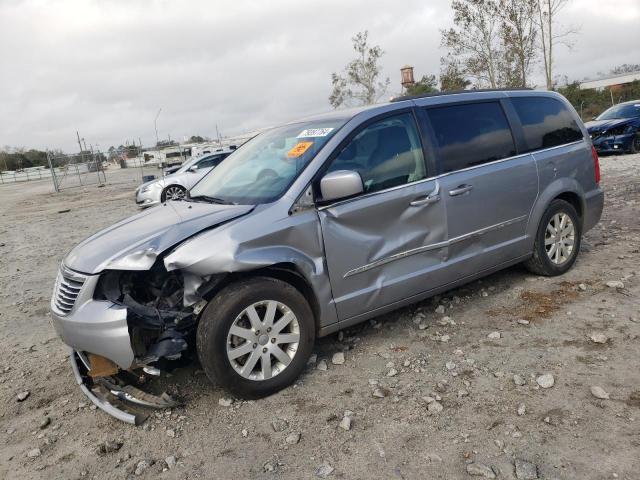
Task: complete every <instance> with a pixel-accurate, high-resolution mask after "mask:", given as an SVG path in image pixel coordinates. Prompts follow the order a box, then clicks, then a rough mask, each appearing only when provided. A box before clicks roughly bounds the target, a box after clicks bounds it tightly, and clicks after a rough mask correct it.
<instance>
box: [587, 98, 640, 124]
mask: <svg viewBox="0 0 640 480" xmlns="http://www.w3.org/2000/svg"><path fill="white" fill-rule="evenodd" d="M633 117H640V102H638V103H635V104H634V103H628V104H626V105H616V106H615V107H611V108H609V109H608V110H605V111H604V113H601V114H600V116H599V117H598V118H596V120H614V119H617V118H633Z"/></svg>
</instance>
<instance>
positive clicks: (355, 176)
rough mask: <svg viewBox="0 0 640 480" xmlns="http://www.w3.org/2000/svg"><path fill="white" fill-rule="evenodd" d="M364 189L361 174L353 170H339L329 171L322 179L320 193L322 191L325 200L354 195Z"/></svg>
mask: <svg viewBox="0 0 640 480" xmlns="http://www.w3.org/2000/svg"><path fill="white" fill-rule="evenodd" d="M363 191H364V187H363V186H362V178H361V177H360V174H359V173H358V172H354V171H352V170H337V171H335V172H331V173H327V174H326V175H325V176H324V177H322V179H321V180H320V193H322V200H323V201H325V202H328V201H330V200H339V199H341V198H346V197H352V196H353V195H357V194H359V193H362V192H363Z"/></svg>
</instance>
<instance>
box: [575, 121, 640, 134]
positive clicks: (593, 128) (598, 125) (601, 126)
mask: <svg viewBox="0 0 640 480" xmlns="http://www.w3.org/2000/svg"><path fill="white" fill-rule="evenodd" d="M633 120H634V119H633V118H613V119H611V120H592V121H591V122H587V123H585V124H584V125H585V127H587V130H588V131H589V133H591V132H604V131H607V130H609V129H610V128H615V127H622V126H623V125H626V124H627V123H631V122H633Z"/></svg>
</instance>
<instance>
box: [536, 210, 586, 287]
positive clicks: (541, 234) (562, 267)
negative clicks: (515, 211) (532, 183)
mask: <svg viewBox="0 0 640 480" xmlns="http://www.w3.org/2000/svg"><path fill="white" fill-rule="evenodd" d="M558 213H564V214H566V215H568V216H569V218H570V219H571V222H572V223H573V225H574V244H573V251H572V252H571V254H570V256H569V258H568V259H567V260H565V261H564V262H563V263H561V264H556V263H554V262H552V261H551V259H550V258H549V255H548V254H547V251H546V248H545V232H546V230H547V225H548V224H549V222H550V220H551V218H552V217H553V216H554V215H556V214H558ZM581 240H582V222H581V220H580V217H579V216H578V212H576V209H575V208H574V207H573V205H571V204H570V203H569V202H566V201H564V200H560V199H556V200H554V201H552V202H551V204H550V205H549V207H547V210H546V211H545V212H544V215H542V219H541V220H540V225H539V226H538V231H537V232H536V239H535V243H534V245H533V256H532V257H531V258H530V259H529V260H527V261H526V262H524V265H525V267H526V268H527V269H528V270H529V271H530V272H532V273H535V274H537V275H544V276H547V277H553V276H556V275H562V274H563V273H566V272H567V271H569V270H570V269H571V267H573V264H574V263H575V262H576V258H577V257H578V253H579V252H580V243H581Z"/></svg>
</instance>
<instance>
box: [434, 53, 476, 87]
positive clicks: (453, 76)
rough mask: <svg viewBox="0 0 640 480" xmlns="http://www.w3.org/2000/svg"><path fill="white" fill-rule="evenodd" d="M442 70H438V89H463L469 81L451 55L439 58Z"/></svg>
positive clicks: (469, 83)
mask: <svg viewBox="0 0 640 480" xmlns="http://www.w3.org/2000/svg"><path fill="white" fill-rule="evenodd" d="M440 62H441V64H442V70H441V71H440V90H442V91H443V92H451V91H455V90H465V89H466V88H467V87H468V86H469V85H471V82H470V81H469V80H467V79H466V78H465V76H464V74H463V73H462V71H461V69H460V66H459V65H458V63H457V61H456V60H455V59H453V58H452V57H447V58H442V59H440Z"/></svg>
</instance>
